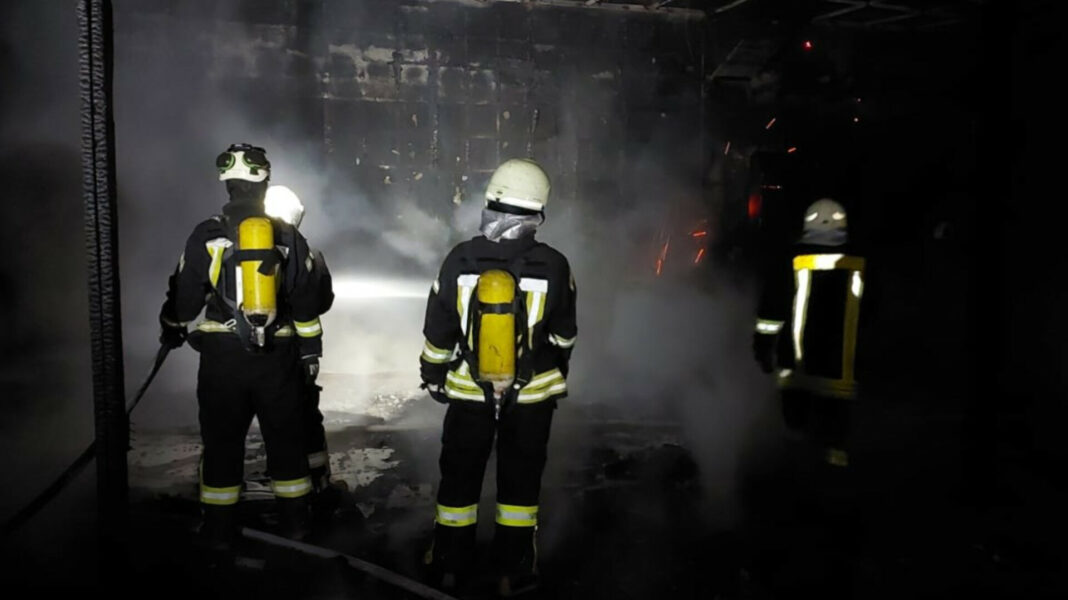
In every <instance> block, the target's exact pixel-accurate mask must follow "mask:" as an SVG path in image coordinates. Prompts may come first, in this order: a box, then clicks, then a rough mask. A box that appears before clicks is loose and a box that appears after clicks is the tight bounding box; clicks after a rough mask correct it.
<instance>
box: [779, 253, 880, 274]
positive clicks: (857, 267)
mask: <svg viewBox="0 0 1068 600" xmlns="http://www.w3.org/2000/svg"><path fill="white" fill-rule="evenodd" d="M802 269H807V270H809V271H831V270H834V269H846V270H849V271H863V270H864V258H863V257H860V256H848V255H845V254H802V255H799V256H795V257H794V270H795V271H800V270H802Z"/></svg>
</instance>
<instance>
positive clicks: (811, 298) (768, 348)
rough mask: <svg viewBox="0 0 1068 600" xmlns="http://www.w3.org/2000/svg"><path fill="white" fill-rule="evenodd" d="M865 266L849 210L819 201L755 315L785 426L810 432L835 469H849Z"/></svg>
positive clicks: (760, 349)
mask: <svg viewBox="0 0 1068 600" xmlns="http://www.w3.org/2000/svg"><path fill="white" fill-rule="evenodd" d="M865 266H866V261H865V259H864V258H863V257H861V256H858V255H856V253H855V252H854V250H853V247H852V246H851V244H850V243H849V235H848V229H847V223H846V211H845V209H844V208H843V207H842V205H841V204H839V203H837V202H835V201H834V200H831V199H829V198H824V199H821V200H818V201H816V202H815V203H813V204H812V205H811V206H809V207H808V209H807V210H806V211H805V222H804V232H803V234H802V236H801V239H800V240H799V241H798V243H797V244H795V245H794V246H793V249H792V252H791V256H789V258H788V260H785V261H782V264H781V267H782V269H781V271H776V272H773V273H771V274H770V275H768V276H767V277H766V278H765V281H764V291H763V294H762V296H761V300H760V305H759V308H758V311H757V317H758V318H757V323H756V332H755V334H754V340H753V349H754V353H755V355H756V359H757V361H758V362H759V363H760V366H761V368H762V369H763V370H764V371H765V372H767V373H771V372H773V371H777V374H778V379H779V384H780V387H781V388H782V403H783V415H784V418H785V420H786V424H787V426H789V427H791V428H793V429H800V430H804V431H808V433H810V434H811V435H812V436H813V438H814V440H815V442H816V443H818V444H820V445H821V446H822V448H823V452H824V457H825V460H826V462H827V463H828V464H830V465H833V466H836V467H846V466H848V464H849V454H848V452H847V449H846V437H847V435H848V432H849V413H850V405H851V403H852V402H853V401H854V400H855V398H856V394H857V379H856V359H857V344H858V334H859V329H860V312H861V298H862V297H863V295H864V278H865Z"/></svg>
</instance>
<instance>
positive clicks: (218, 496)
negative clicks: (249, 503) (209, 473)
mask: <svg viewBox="0 0 1068 600" xmlns="http://www.w3.org/2000/svg"><path fill="white" fill-rule="evenodd" d="M240 496H241V492H206V491H203V490H202V491H201V492H200V497H201V498H205V499H208V500H236V499H237V498H239V497H240Z"/></svg>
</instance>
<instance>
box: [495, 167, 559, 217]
mask: <svg viewBox="0 0 1068 600" xmlns="http://www.w3.org/2000/svg"><path fill="white" fill-rule="evenodd" d="M549 187H550V186H549V176H548V175H546V174H545V171H544V170H543V169H542V168H541V167H540V166H539V165H538V163H536V162H534V161H532V160H528V159H525V158H513V159H511V160H507V161H505V162H504V163H502V164H501V166H499V167H497V170H496V171H494V172H493V175H492V176H491V177H490V180H489V184H488V185H487V186H486V201H487V202H500V203H501V204H505V205H508V206H514V207H516V208H521V209H524V210H531V211H537V212H542V211H543V210H545V205H546V203H548V202H549Z"/></svg>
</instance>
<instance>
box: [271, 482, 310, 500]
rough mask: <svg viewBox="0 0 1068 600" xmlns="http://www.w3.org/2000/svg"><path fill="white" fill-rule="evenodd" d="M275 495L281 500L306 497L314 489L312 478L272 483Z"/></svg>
mask: <svg viewBox="0 0 1068 600" xmlns="http://www.w3.org/2000/svg"><path fill="white" fill-rule="evenodd" d="M271 488H272V489H274V495H275V496H278V497H279V498H300V497H301V496H306V495H307V494H308V493H309V492H311V489H312V482H311V477H301V478H300V479H290V480H288V481H271Z"/></svg>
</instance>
